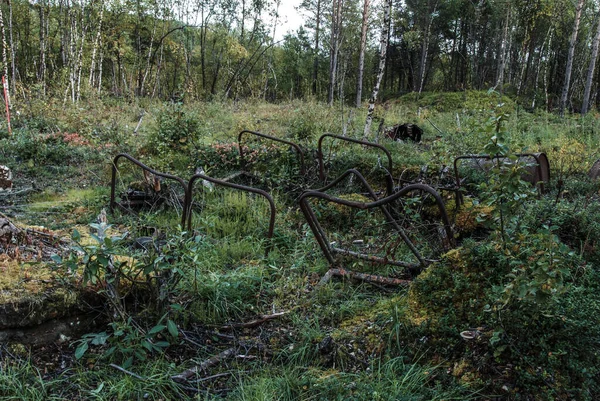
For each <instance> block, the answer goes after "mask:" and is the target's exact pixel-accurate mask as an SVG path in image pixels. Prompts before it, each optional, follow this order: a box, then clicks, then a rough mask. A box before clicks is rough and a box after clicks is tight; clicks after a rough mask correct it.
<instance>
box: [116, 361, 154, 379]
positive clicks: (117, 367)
mask: <svg viewBox="0 0 600 401" xmlns="http://www.w3.org/2000/svg"><path fill="white" fill-rule="evenodd" d="M108 366H110V367H111V368H115V369H117V370H119V371H121V372H123V373H125V374H128V375H129V376H132V377H135V378H136V379H139V380H146V379H145V378H143V377H142V376H140V375H137V374H135V373H133V372H132V371H130V370H127V369H124V368H122V367H120V366H119V365H115V364H114V363H111V364H109V365H108Z"/></svg>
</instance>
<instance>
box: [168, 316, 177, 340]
mask: <svg viewBox="0 0 600 401" xmlns="http://www.w3.org/2000/svg"><path fill="white" fill-rule="evenodd" d="M167 330H169V334H170V335H172V336H173V337H177V336H178V335H179V330H177V325H176V324H175V322H173V321H172V320H171V319H169V320H167Z"/></svg>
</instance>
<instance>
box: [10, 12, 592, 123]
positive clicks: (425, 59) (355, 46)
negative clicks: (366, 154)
mask: <svg viewBox="0 0 600 401" xmlns="http://www.w3.org/2000/svg"><path fill="white" fill-rule="evenodd" d="M384 3H386V2H376V1H375V2H374V1H372V0H362V1H359V0H304V1H303V2H302V4H301V5H300V6H299V8H298V10H297V12H298V18H304V25H303V26H302V27H301V28H300V29H298V30H297V31H296V32H289V33H287V34H286V35H285V36H284V37H283V39H281V40H276V39H275V38H279V37H281V34H282V32H279V31H277V29H279V30H281V29H282V28H281V20H280V17H279V16H278V11H279V8H280V5H281V0H277V1H266V0H252V1H248V0H198V1H186V0H173V1H165V2H158V1H154V0H148V1H144V0H135V1H131V0H126V1H121V0H113V1H105V0H91V1H88V0H81V1H79V0H57V1H52V0H39V1H35V2H25V1H19V0H17V1H7V2H3V3H2V7H1V10H0V11H1V14H0V30H1V36H2V65H3V69H4V70H3V72H4V75H5V76H6V77H7V83H8V87H9V88H10V93H12V94H13V95H14V96H28V93H32V92H33V93H36V94H37V93H44V94H46V93H48V92H50V93H51V94H52V95H53V96H57V97H61V98H62V99H63V100H64V101H70V102H77V101H78V100H79V99H80V98H81V97H82V96H90V95H92V94H95V93H105V94H112V95H114V96H124V97H129V96H146V97H157V98H161V99H167V98H174V97H175V98H181V97H184V96H185V97H188V98H190V99H202V100H207V99H211V98H215V97H224V98H241V97H254V98H264V99H266V100H269V101H281V100H288V99H290V98H305V97H306V96H313V97H315V98H316V99H318V100H327V101H328V102H329V103H331V102H333V101H334V100H343V101H344V102H347V103H349V104H355V103H356V102H357V101H358V102H360V101H361V100H365V99H366V98H368V97H369V95H370V91H371V90H372V88H373V87H374V85H375V82H374V81H375V77H376V75H377V74H376V72H377V68H378V65H379V57H380V56H381V55H382V54H385V70H384V75H383V77H382V82H381V90H382V95H383V96H384V98H389V97H393V96H398V95H400V94H404V93H407V92H418V93H421V92H422V91H462V90H468V89H488V88H490V87H495V88H496V89H497V90H499V91H501V92H507V93H510V94H513V95H515V96H518V98H519V99H520V103H521V104H522V105H523V106H524V107H527V108H535V107H544V108H546V109H549V110H558V111H561V112H562V110H563V109H569V110H571V111H575V112H579V111H581V112H585V111H586V110H587V109H589V107H590V105H593V104H594V103H595V102H596V100H597V99H598V98H600V91H599V90H598V81H599V79H600V74H599V73H597V72H595V64H596V63H595V62H596V59H597V56H598V43H599V40H600V24H599V21H600V17H599V15H600V14H599V9H600V5H599V4H598V3H597V2H595V1H584V0H578V1H577V2H573V1H567V0H553V1H548V0H535V1H521V0H500V1H498V0H494V1H492V0H490V1H485V0H481V1H473V0H468V1H467V0H447V1H440V0H427V1H413V0H408V1H394V2H391V4H390V6H391V18H389V19H388V21H384V17H383V14H384V12H383V9H384V8H385V6H386V4H384ZM575 3H576V4H575ZM384 22H387V24H389V26H387V27H384V25H386V24H385V23H384ZM383 28H388V29H385V30H384V31H385V32H386V33H387V35H386V37H381V38H380V36H381V31H382V29H383ZM381 44H384V45H385V47H386V52H384V53H382V52H380V45H381ZM363 88H364V89H363ZM10 93H9V94H10ZM357 97H358V99H357Z"/></svg>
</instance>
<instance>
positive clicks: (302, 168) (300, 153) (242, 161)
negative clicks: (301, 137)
mask: <svg viewBox="0 0 600 401" xmlns="http://www.w3.org/2000/svg"><path fill="white" fill-rule="evenodd" d="M244 134H250V135H254V136H258V137H261V138H264V139H268V140H270V141H273V142H279V143H283V144H285V145H289V146H291V147H293V148H294V149H295V150H296V153H297V154H298V156H299V159H300V174H301V175H303V176H304V175H305V174H306V167H305V165H304V151H303V150H302V148H301V147H300V146H299V145H298V144H296V143H294V142H290V141H287V140H285V139H281V138H277V137H274V136H272V135H267V134H263V133H260V132H256V131H249V130H243V131H242V132H240V133H239V134H238V149H239V151H240V164H241V168H242V170H244V169H245V168H246V160H245V159H244V150H243V146H242V137H243V136H244Z"/></svg>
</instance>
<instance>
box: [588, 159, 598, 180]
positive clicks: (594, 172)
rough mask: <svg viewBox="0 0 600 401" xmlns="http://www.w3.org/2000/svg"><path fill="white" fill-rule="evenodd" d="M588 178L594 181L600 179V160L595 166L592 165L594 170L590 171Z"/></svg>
mask: <svg viewBox="0 0 600 401" xmlns="http://www.w3.org/2000/svg"><path fill="white" fill-rule="evenodd" d="M588 176H589V177H590V178H591V179H592V180H595V179H597V178H598V177H600V159H598V160H596V161H595V162H594V164H593V165H592V168H591V169H590V172H589V173H588Z"/></svg>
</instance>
